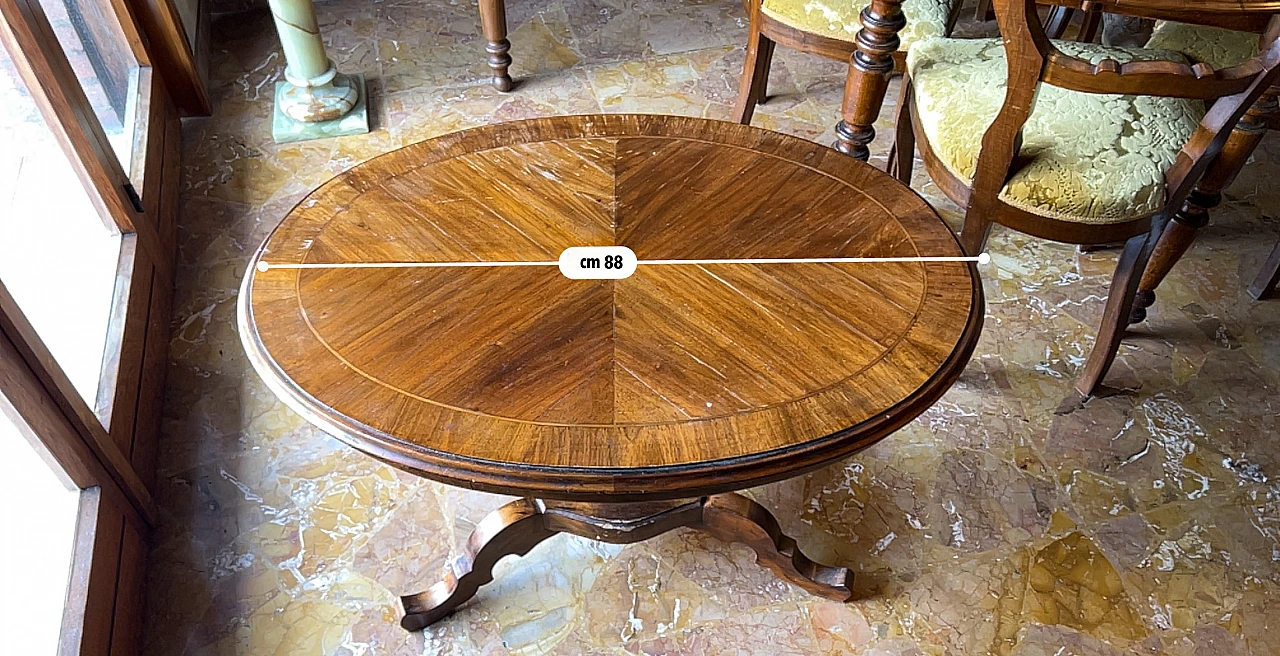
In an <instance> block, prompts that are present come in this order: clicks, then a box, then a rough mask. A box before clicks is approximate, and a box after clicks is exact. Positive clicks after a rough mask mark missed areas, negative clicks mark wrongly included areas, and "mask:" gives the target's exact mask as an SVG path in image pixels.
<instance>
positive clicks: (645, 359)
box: [240, 115, 983, 501]
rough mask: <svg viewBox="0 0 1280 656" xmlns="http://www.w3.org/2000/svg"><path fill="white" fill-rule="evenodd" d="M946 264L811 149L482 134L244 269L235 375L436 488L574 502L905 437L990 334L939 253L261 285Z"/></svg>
mask: <svg viewBox="0 0 1280 656" xmlns="http://www.w3.org/2000/svg"><path fill="white" fill-rule="evenodd" d="M582 245H624V246H628V247H630V248H631V249H632V250H633V251H635V252H636V254H637V255H638V257H639V258H640V259H642V260H644V259H721V258H747V257H756V258H815V257H828V258H829V257H863V256H870V257H881V256H892V257H897V256H908V257H910V256H959V255H962V253H961V251H960V249H959V247H958V245H957V244H956V241H955V239H954V238H953V236H952V234H951V232H950V231H949V230H948V229H947V227H946V226H945V225H944V224H943V222H942V221H941V219H939V218H938V216H937V214H935V213H934V211H933V210H932V209H931V208H930V207H929V206H928V205H927V204H926V203H925V202H924V201H923V200H921V198H920V197H919V196H917V195H916V194H915V193H914V192H912V191H911V190H910V189H908V188H907V187H905V186H903V185H901V184H899V183H898V182H896V181H895V180H893V179H891V178H890V177H888V176H887V175H884V174H883V173H881V172H880V171H877V170H875V169H874V168H872V167H870V166H867V165H865V164H862V163H860V162H856V161H854V160H853V159H852V158H849V157H846V156H844V155H841V154H839V153H837V152H835V151H833V150H831V149H829V148H827V147H825V146H821V145H818V144H815V143H811V142H808V141H803V140H800V139H796V138H793V137H788V136H785V135H781V134H777V133H772V132H767V131H765V130H760V129H757V128H751V127H745V126H741V125H736V124H730V123H722V122H715V121H706V120H702V119H694V118H680V117H669V116H648V115H608V116H585V117H584V116H572V117H556V118H550V119H537V120H532V121H524V122H517V123H507V124H499V125H493V126H487V127H483V128H478V129H475V130H469V131H464V132H459V133H455V134H450V135H447V136H444V137H440V138H438V139H434V140H430V141H426V142H423V143H419V144H416V145H412V146H409V147H406V148H403V149H401V150H397V151H394V152H391V153H388V154H386V155H383V156H381V157H378V158H375V159H373V160H370V161H368V162H366V163H364V164H361V165H359V166H357V167H355V168H353V169H351V170H350V171H348V172H346V173H344V174H342V175H340V176H338V177H337V178H335V179H334V180H332V181H330V182H328V183H326V184H325V185H324V186H322V187H320V188H319V189H317V190H316V191H315V192H313V193H312V194H311V195H309V196H308V197H307V198H306V199H304V200H303V201H302V202H301V203H300V204H299V205H298V206H297V207H295V208H294V209H293V210H292V211H291V212H290V213H289V215H288V216H287V217H286V218H285V219H284V221H283V222H282V223H281V224H280V226H279V227H278V228H277V229H276V231H275V232H274V233H273V234H272V235H271V236H270V238H269V239H268V240H267V242H266V243H265V244H264V245H263V246H262V248H261V249H260V251H259V252H258V253H257V255H256V256H255V257H254V258H253V262H252V263H251V265H250V268H249V271H248V273H247V275H246V278H245V282H244V287H243V289H242V293H241V297H240V329H241V336H242V339H243V341H244V343H245V346H246V350H247V352H248V354H249V356H250V359H251V361H252V362H253V364H254V366H255V368H256V369H257V370H258V371H259V373H260V374H262V376H263V377H264V379H265V380H266V381H267V383H268V384H269V385H270V386H271V388H272V389H273V390H274V391H275V392H276V393H277V394H278V395H280V397H281V398H282V399H283V400H285V401H286V402H287V403H289V404H290V405H291V407H293V408H294V409H296V410H298V411H299V412H301V413H302V414H303V415H304V416H306V417H307V418H308V419H310V420H311V421H313V422H315V423H316V424H318V425H319V426H321V427H322V428H324V429H325V430H326V431H328V432H329V433H331V434H333V435H334V436H336V437H338V438H339V439H342V440H344V441H346V442H347V443H349V444H351V445H353V446H355V447H356V448H359V449H361V450H363V451H365V452H367V453H369V454H371V455H373V456H375V457H377V458H380V459H382V460H384V461H386V462H389V463H392V464H394V465H395V466H397V467H400V468H402V469H405V470H408V471H412V472H415V473H418V474H420V475H424V476H427V477H429V478H434V479H437V480H441V481H445V482H448V483H451V484H455V485H461V486H467V487H473V488H477V489H483V490H489V491H495V492H504V493H509V494H527V495H537V496H542V497H548V498H562V499H564V498H567V499H574V500H582V501H634V500H640V499H650V498H655V499H656V498H680V497H695V496H699V495H703V494H710V493H714V492H721V491H729V490H737V489H743V488H745V487H749V486H751V485H755V484H759V483H763V482H767V481H771V480H777V479H781V478H786V477H788V476H791V475H795V474H797V473H800V472H802V471H806V470H809V469H813V468H815V467H818V466H821V465H822V464H825V463H828V462H830V461H832V460H835V459H838V458H841V457H844V456H847V455H849V454H852V453H854V452H856V451H858V450H860V449H862V448H865V447H866V446H868V445H870V444H872V443H874V442H876V441H878V440H880V439H882V438H884V437H885V436H887V435H889V434H890V433H891V432H893V431H894V430H896V429H898V428H900V427H901V426H902V425H903V424H905V423H906V422H908V421H910V420H911V419H913V418H914V417H916V416H917V415H919V414H920V413H921V412H923V411H924V410H925V409H926V408H928V407H929V405H931V404H932V403H933V402H934V401H936V400H937V398H938V397H939V396H941V394H942V393H943V392H944V391H946V390H947V389H948V388H949V387H950V386H951V384H952V383H953V382H954V381H955V379H956V377H957V376H958V375H959V374H960V371H961V370H962V369H963V368H964V366H965V364H966V363H967V362H968V359H969V356H970V354H971V352H972V350H973V347H974V344H975V342H976V340H977V338H978V333H979V329H980V326H981V322H982V315H983V309H982V306H983V303H982V293H981V285H980V284H979V281H978V278H977V274H976V268H974V266H973V265H971V264H968V263H957V262H947V263H942V262H927V263H919V262H911V263H903V262H891V263H870V264H845V263H841V264H815V263H786V264H762V265H748V264H720V265H675V266H648V265H641V266H640V267H639V269H638V270H637V271H636V273H635V274H634V275H632V276H631V277H629V278H627V279H623V280H616V281H611V280H569V279H568V278H566V277H564V276H562V275H561V274H560V273H559V272H558V270H557V269H556V268H555V267H518V268H494V267H479V268H398V269H397V268H367V269H351V268H346V269H301V270H300V269H280V268H269V269H268V270H267V271H265V272H264V271H260V270H258V269H257V268H256V266H257V264H258V262H259V261H260V260H265V261H267V262H269V263H272V264H289V263H293V264H298V263H348V262H448V261H546V260H555V259H557V258H558V256H559V254H560V252H561V251H562V250H563V249H565V248H568V247H570V246H582Z"/></svg>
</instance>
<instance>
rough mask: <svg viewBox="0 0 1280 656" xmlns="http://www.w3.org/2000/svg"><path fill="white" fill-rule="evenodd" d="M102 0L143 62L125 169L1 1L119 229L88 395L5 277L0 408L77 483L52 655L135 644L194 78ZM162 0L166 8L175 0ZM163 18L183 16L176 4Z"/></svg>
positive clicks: (54, 63) (0, 300)
mask: <svg viewBox="0 0 1280 656" xmlns="http://www.w3.org/2000/svg"><path fill="white" fill-rule="evenodd" d="M100 1H101V2H103V3H109V4H104V6H109V7H110V9H111V11H113V12H114V13H115V15H116V16H117V17H118V18H119V20H120V23H121V28H122V32H123V34H124V35H125V38H126V41H127V43H128V47H129V48H130V50H131V51H132V52H133V54H134V56H135V58H136V59H137V60H138V63H139V65H140V67H141V68H140V69H139V73H138V87H139V98H138V105H137V106H138V109H137V115H138V121H139V123H138V124H137V128H136V129H137V130H139V132H138V134H139V135H140V137H139V139H137V140H136V141H135V148H134V164H133V165H132V166H130V167H125V166H122V165H121V164H120V162H119V161H118V160H117V159H116V157H115V153H114V151H113V149H112V148H111V145H110V142H108V141H107V139H106V134H105V132H104V131H103V129H102V126H101V124H100V123H99V122H98V120H97V118H96V116H95V115H94V113H93V108H92V107H91V106H90V104H89V101H88V99H87V97H86V96H85V93H84V90H83V89H82V88H81V86H80V83H79V80H78V79H77V78H76V76H75V73H74V71H73V70H72V68H71V65H70V62H69V61H68V59H67V57H66V54H65V53H64V52H63V50H62V48H61V46H60V45H59V43H58V41H57V38H56V35H55V34H54V33H53V31H52V28H51V27H50V25H49V21H48V19H47V18H46V17H45V15H44V12H43V10H42V9H41V7H40V5H39V2H38V0H0V46H2V47H5V48H6V49H7V50H8V51H9V53H10V55H11V57H12V59H13V61H14V63H15V65H16V68H17V69H18V71H19V74H20V75H21V77H22V79H23V81H24V83H25V84H26V86H27V88H28V90H29V92H30V93H31V96H32V97H33V99H34V100H35V101H36V104H37V106H38V107H39V109H40V111H41V114H42V115H43V117H44V119H45V123H46V124H47V125H48V126H49V128H50V130H51V131H52V132H53V134H54V136H55V137H56V139H57V140H58V143H59V145H60V146H61V148H62V150H63V151H64V152H65V153H66V155H67V157H68V160H69V161H70V162H71V164H72V167H73V169H74V170H75V171H76V172H77V175H78V176H79V178H80V181H81V182H82V183H83V184H84V187H85V189H86V190H87V192H88V193H89V196H90V198H91V199H92V200H93V201H94V205H95V209H96V210H97V211H98V212H99V214H100V215H101V216H102V217H104V220H105V221H107V222H108V225H109V226H110V227H112V228H118V229H119V230H120V232H121V233H122V239H121V248H120V256H119V260H118V267H117V274H116V281H115V286H114V291H113V299H112V312H111V317H110V320H109V325H108V329H107V337H106V339H107V348H106V355H105V356H104V359H103V363H102V375H101V382H100V385H99V392H98V395H97V397H96V399H95V400H94V401H92V402H86V401H85V400H84V399H83V398H81V396H80V395H79V393H78V392H77V391H76V390H75V388H74V386H73V385H72V384H71V382H70V380H69V379H68V377H67V376H66V374H65V372H63V370H62V368H61V367H60V366H59V365H58V363H57V362H56V360H55V359H54V358H53V356H52V354H51V353H50V352H49V350H48V349H47V348H46V346H45V345H44V343H43V341H42V340H41V339H40V337H39V335H38V334H37V333H36V331H35V329H34V328H33V327H32V326H31V324H30V322H29V321H28V320H27V318H26V317H25V316H24V315H23V313H22V311H21V309H20V308H19V307H18V305H17V303H16V302H14V300H13V298H12V297H11V296H10V295H9V294H8V291H7V290H6V289H5V288H4V286H3V284H2V283H0V409H3V410H5V411H7V412H9V413H12V414H16V415H17V416H18V417H19V418H20V419H21V420H22V421H20V422H18V424H19V425H20V430H23V431H24V432H25V433H27V437H28V439H34V440H37V441H39V442H40V443H41V445H42V446H43V448H44V450H45V451H46V452H47V453H48V454H49V455H51V456H52V457H53V458H54V459H55V460H56V461H57V464H58V465H60V466H61V468H62V469H63V470H64V471H65V472H66V474H67V475H68V476H69V477H70V478H71V480H72V481H73V482H74V483H75V484H76V485H77V486H78V487H80V488H81V489H82V492H81V499H80V506H79V517H78V521H77V528H76V538H75V539H76V543H75V545H74V551H73V564H72V571H71V579H70V583H69V585H68V589H67V597H66V603H65V606H64V614H63V630H62V634H61V636H60V640H59V651H58V653H59V654H60V655H61V656H72V655H77V656H117V655H118V656H129V655H132V654H137V653H139V652H140V651H141V644H142V626H143V619H144V616H143V606H142V598H143V593H144V586H145V566H146V555H147V550H148V549H147V541H148V539H149V535H150V532H151V530H152V528H153V527H154V526H155V522H156V517H157V511H156V507H155V503H154V500H153V497H152V494H153V492H154V489H155V454H156V444H157V440H158V436H159V432H160V416H161V411H162V404H163V399H164V380H165V372H166V369H167V366H168V345H169V328H170V309H171V304H172V297H173V280H174V260H175V253H176V219H177V214H178V209H179V207H178V205H179V183H180V178H181V156H182V142H181V139H182V130H181V124H180V122H179V112H180V110H179V105H178V104H177V102H176V101H175V98H176V97H177V95H178V94H175V93H171V92H170V88H179V89H183V90H185V91H186V92H188V93H189V92H190V91H191V86H190V85H191V82H192V78H178V79H176V80H175V81H173V82H172V85H173V86H172V87H171V86H170V84H171V80H173V78H172V75H173V74H172V73H171V72H170V68H169V67H166V66H162V65H161V63H162V62H165V61H167V59H166V58H168V57H170V56H171V53H169V52H167V51H165V50H162V49H158V48H159V45H158V44H163V43H164V42H163V41H162V40H161V39H157V38H155V37H153V35H152V34H151V33H150V30H152V29H155V27H154V21H151V22H148V20H142V21H137V20H135V16H134V14H133V13H132V12H133V11H134V6H133V5H132V4H130V2H129V0H100ZM157 1H163V2H164V3H165V4H169V5H170V6H171V2H170V0H157ZM172 19H173V20H174V21H175V24H176V25H177V26H178V27H179V28H180V27H181V24H180V23H176V19H177V16H176V12H175V13H173V15H172ZM182 45H183V47H184V48H186V42H185V41H183V42H182ZM187 55H188V56H189V55H190V53H189V51H187ZM149 65H154V68H150V67H148V66H149ZM194 79H195V80H196V81H197V82H198V81H199V77H198V76H196V77H195V78H194ZM200 84H201V86H200V87H199V91H200V94H203V83H200ZM126 168H129V169H131V170H126ZM91 403H92V406H91ZM23 424H25V425H26V427H25V428H23V427H22V425H23Z"/></svg>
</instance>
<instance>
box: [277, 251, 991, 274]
mask: <svg viewBox="0 0 1280 656" xmlns="http://www.w3.org/2000/svg"><path fill="white" fill-rule="evenodd" d="M886 262H977V263H978V264H987V263H989V262H991V256H990V255H988V254H986V253H982V254H981V255H976V256H973V257H927V256H921V257H805V258H785V257H776V258H744V259H726V260H636V264H637V265H642V264H648V265H654V266H666V265H675V264H684V265H700V264H877V263H886ZM559 265H560V263H559V262H333V263H311V262H308V263H305V264H286V263H270V262H258V270H259V271H270V270H271V269H419V268H423V269H429V268H450V267H452V268H458V267H531V266H559Z"/></svg>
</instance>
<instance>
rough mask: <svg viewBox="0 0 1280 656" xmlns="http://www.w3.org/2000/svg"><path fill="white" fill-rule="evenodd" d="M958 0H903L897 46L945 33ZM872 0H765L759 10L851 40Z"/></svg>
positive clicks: (803, 27)
mask: <svg viewBox="0 0 1280 656" xmlns="http://www.w3.org/2000/svg"><path fill="white" fill-rule="evenodd" d="M960 2H961V0H903V3H902V14H903V16H906V18H907V26H906V27H904V28H902V31H901V32H899V33H898V38H899V39H901V40H902V46H901V48H900V50H904V51H905V50H907V49H908V48H910V47H911V44H913V43H915V42H917V41H920V40H922V39H926V38H929V37H935V36H945V35H946V34H947V23H948V21H949V20H950V17H951V13H952V10H953V9H954V8H955V7H956V5H958V4H960ZM869 4H871V0H844V1H843V2H842V1H841V0H764V4H763V5H761V7H760V8H761V10H762V11H763V12H764V13H765V14H766V15H768V16H769V17H770V18H773V19H774V20H776V21H779V22H781V23H784V24H786V25H789V26H791V27H794V28H796V29H798V30H803V31H805V32H810V33H813V34H818V35H821V36H825V37H830V38H832V39H839V40H841V41H853V38H854V36H856V35H857V34H858V30H859V29H862V23H861V22H860V21H859V20H858V14H861V13H862V10H863V9H866V8H867V5H869Z"/></svg>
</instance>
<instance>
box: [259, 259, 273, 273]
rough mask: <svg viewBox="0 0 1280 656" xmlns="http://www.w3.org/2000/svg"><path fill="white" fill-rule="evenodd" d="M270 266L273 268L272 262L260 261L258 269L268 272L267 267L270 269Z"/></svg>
mask: <svg viewBox="0 0 1280 656" xmlns="http://www.w3.org/2000/svg"><path fill="white" fill-rule="evenodd" d="M270 268H271V265H270V264H267V263H266V262H263V261H259V262H258V270H259V271H261V272H263V273H266V272H267V269H270Z"/></svg>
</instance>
